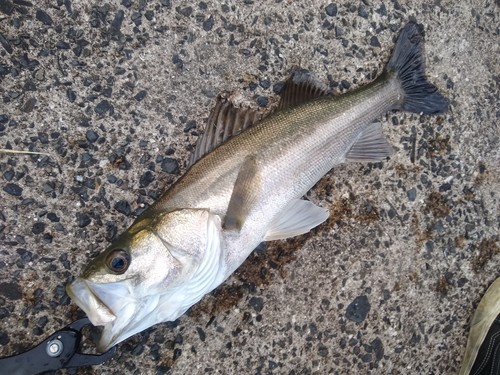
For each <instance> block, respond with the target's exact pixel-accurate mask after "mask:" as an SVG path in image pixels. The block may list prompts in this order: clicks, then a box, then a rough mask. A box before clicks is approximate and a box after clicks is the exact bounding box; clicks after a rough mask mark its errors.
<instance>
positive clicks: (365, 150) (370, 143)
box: [346, 122, 394, 162]
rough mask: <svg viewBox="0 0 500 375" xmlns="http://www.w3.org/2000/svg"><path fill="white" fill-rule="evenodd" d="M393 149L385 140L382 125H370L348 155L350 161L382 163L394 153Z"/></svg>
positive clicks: (376, 123)
mask: <svg viewBox="0 0 500 375" xmlns="http://www.w3.org/2000/svg"><path fill="white" fill-rule="evenodd" d="M393 151H394V150H393V148H392V146H391V145H390V144H389V142H387V140H386V139H385V136H384V133H383V132H382V125H380V123H379V122H375V123H373V124H371V125H369V126H368V127H367V128H366V129H365V131H364V132H363V133H361V135H360V137H359V138H358V140H357V141H356V143H354V145H353V146H352V147H351V149H350V150H349V152H348V153H347V155H346V159H347V160H348V161H355V162H360V161H381V160H383V159H384V158H386V157H387V156H390V155H391V154H392V153H393Z"/></svg>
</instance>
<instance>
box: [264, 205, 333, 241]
mask: <svg viewBox="0 0 500 375" xmlns="http://www.w3.org/2000/svg"><path fill="white" fill-rule="evenodd" d="M328 214H329V213H328V210H327V209H325V208H322V207H318V206H316V205H315V204H314V203H312V202H309V201H306V200H304V199H294V200H293V201H291V202H290V203H289V204H288V205H287V206H286V207H285V208H284V209H283V211H282V212H281V213H280V214H279V215H278V217H276V218H275V219H274V221H273V222H272V223H271V226H270V228H269V230H268V231H267V233H266V235H265V237H264V240H265V241H273V240H282V239H285V238H289V237H294V236H298V235H300V234H304V233H307V232H309V231H310V230H311V229H312V228H314V227H316V226H318V225H320V224H321V223H322V222H324V221H325V220H326V219H328Z"/></svg>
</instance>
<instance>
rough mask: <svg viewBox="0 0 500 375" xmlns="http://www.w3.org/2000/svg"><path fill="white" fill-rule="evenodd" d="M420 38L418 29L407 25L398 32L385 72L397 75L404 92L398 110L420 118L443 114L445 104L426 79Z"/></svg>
mask: <svg viewBox="0 0 500 375" xmlns="http://www.w3.org/2000/svg"><path fill="white" fill-rule="evenodd" d="M422 50H423V36H422V33H421V32H420V29H419V27H418V25H417V24H416V23H414V22H409V23H408V24H407V25H406V26H405V27H404V28H403V30H402V31H401V34H400V35H399V38H398V41H397V42H396V46H395V47H394V51H393V53H392V57H391V59H390V60H389V63H388V64H387V66H386V71H388V72H392V73H396V76H397V79H399V82H400V84H401V87H402V89H403V92H404V94H403V98H402V102H401V105H400V109H403V110H405V111H409V112H416V113H423V114H438V113H443V112H446V110H447V109H448V100H446V98H444V97H443V96H442V95H441V94H440V93H439V92H438V89H437V88H436V86H434V85H433V84H431V83H429V82H428V81H427V79H426V78H425V64H424V57H423V51H422Z"/></svg>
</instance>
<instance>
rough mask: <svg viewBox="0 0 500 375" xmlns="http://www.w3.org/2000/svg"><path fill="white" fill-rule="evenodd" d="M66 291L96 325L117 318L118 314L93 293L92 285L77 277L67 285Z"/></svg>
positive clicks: (102, 324)
mask: <svg viewBox="0 0 500 375" xmlns="http://www.w3.org/2000/svg"><path fill="white" fill-rule="evenodd" d="M66 293H68V295H69V296H70V298H71V299H72V300H73V301H74V302H75V303H76V304H77V305H78V306H79V307H80V308H81V309H82V310H83V311H84V312H85V314H87V316H88V317H89V320H90V322H91V323H92V324H93V325H95V326H104V325H106V324H108V323H110V322H112V321H114V320H115V319H116V315H115V314H113V312H112V311H111V310H110V309H109V308H108V306H106V304H105V303H104V302H103V301H101V299H100V298H99V297H98V296H97V295H96V294H95V293H93V291H92V289H91V288H90V285H89V284H88V283H87V282H86V281H85V280H83V279H80V278H77V279H75V280H74V281H73V282H72V283H71V284H68V285H67V286H66Z"/></svg>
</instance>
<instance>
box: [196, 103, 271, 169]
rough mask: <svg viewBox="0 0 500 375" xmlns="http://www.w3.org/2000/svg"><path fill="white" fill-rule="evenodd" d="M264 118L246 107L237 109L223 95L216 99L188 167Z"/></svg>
mask: <svg viewBox="0 0 500 375" xmlns="http://www.w3.org/2000/svg"><path fill="white" fill-rule="evenodd" d="M262 117H264V113H263V112H260V111H259V110H257V109H252V108H248V107H241V108H239V107H237V106H235V105H234V104H233V102H232V101H231V100H230V99H228V98H227V97H226V95H224V94H220V95H219V96H218V97H217V103H216V104H215V107H214V108H213V109H212V111H210V115H209V116H208V120H207V126H206V128H205V133H203V134H202V135H200V137H199V138H198V142H197V143H196V148H195V151H194V153H193V154H192V155H191V159H190V162H189V165H190V166H191V165H193V164H194V163H196V162H197V161H198V160H200V159H201V157H202V156H204V155H205V154H208V153H209V152H210V151H212V150H213V149H214V148H216V147H217V146H219V145H221V144H222V143H223V142H225V141H226V140H227V139H228V138H230V137H233V136H235V135H237V134H239V133H241V132H242V131H243V130H245V129H246V128H248V127H250V126H252V125H253V124H255V123H256V122H258V121H260V120H261V119H262Z"/></svg>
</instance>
